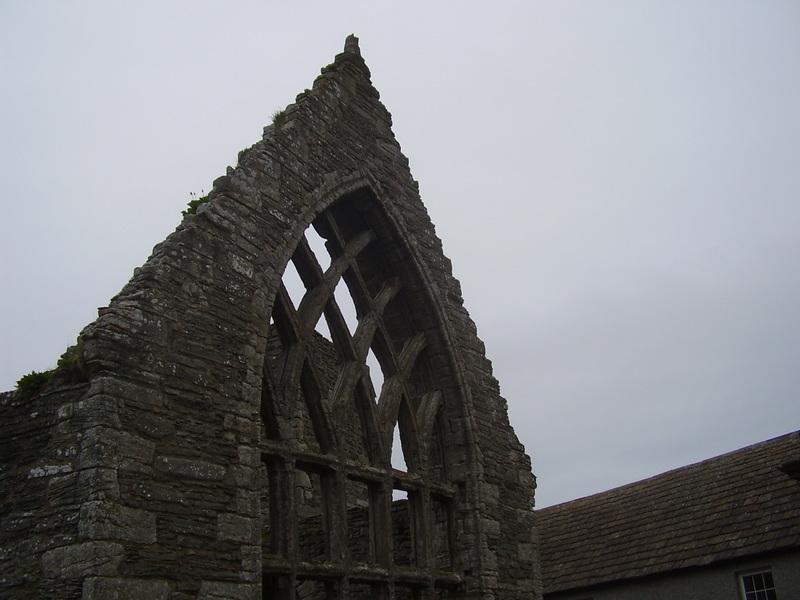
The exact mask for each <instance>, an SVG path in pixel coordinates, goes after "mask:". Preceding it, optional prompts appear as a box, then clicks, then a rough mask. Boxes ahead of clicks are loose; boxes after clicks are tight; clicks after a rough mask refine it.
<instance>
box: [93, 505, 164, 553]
mask: <svg viewBox="0 0 800 600" xmlns="http://www.w3.org/2000/svg"><path fill="white" fill-rule="evenodd" d="M79 523H80V524H79V532H80V535H81V537H82V538H83V539H104V538H105V539H113V540H128V541H131V542H141V543H145V544H150V543H153V542H155V541H156V519H155V515H154V514H152V513H148V512H147V511H144V510H140V509H136V508H128V507H126V506H121V505H119V504H117V503H112V502H100V501H94V502H86V503H85V504H83V505H82V506H81V509H80V522H79Z"/></svg>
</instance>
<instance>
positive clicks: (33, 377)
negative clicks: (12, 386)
mask: <svg viewBox="0 0 800 600" xmlns="http://www.w3.org/2000/svg"><path fill="white" fill-rule="evenodd" d="M52 374H53V372H52V371H44V372H42V373H40V372H38V371H31V372H30V373H28V374H27V375H23V376H22V377H20V378H19V380H18V381H17V389H18V390H19V391H20V392H25V393H33V392H35V391H37V390H39V389H40V388H41V387H42V386H44V385H45V384H46V383H47V382H48V381H50V376H51V375H52Z"/></svg>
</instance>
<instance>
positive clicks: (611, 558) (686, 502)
mask: <svg viewBox="0 0 800 600" xmlns="http://www.w3.org/2000/svg"><path fill="white" fill-rule="evenodd" d="M536 514H537V526H538V532H539V536H540V542H541V561H542V577H543V585H544V597H545V598H546V599H547V598H549V599H553V600H555V599H558V600H587V599H589V598H591V599H593V600H610V599H614V600H627V599H634V598H635V599H637V600H643V599H653V600H657V599H661V598H664V599H666V598H703V599H705V600H716V599H720V600H722V599H725V600H735V599H741V600H771V599H776V598H777V599H778V600H788V599H797V598H800V432H794V433H790V434H787V435H784V436H781V437H778V438H775V439H772V440H769V441H765V442H762V443H759V444H755V445H753V446H748V447H746V448H742V449H741V450H737V451H735V452H731V453H729V454H724V455H722V456H718V457H716V458H712V459H710V460H706V461H703V462H699V463H696V464H693V465H689V466H687V467H683V468H680V469H676V470H674V471H669V472H667V473H663V474H661V475H657V476H655V477H652V478H650V479H645V480H643V481H639V482H637V483H632V484H630V485H626V486H623V487H619V488H616V489H613V490H609V491H607V492H603V493H600V494H595V495H593V496H588V497H586V498H581V499H578V500H573V501H571V502H565V503H563V504H559V505H556V506H552V507H548V508H544V509H542V510H539V511H537V512H536Z"/></svg>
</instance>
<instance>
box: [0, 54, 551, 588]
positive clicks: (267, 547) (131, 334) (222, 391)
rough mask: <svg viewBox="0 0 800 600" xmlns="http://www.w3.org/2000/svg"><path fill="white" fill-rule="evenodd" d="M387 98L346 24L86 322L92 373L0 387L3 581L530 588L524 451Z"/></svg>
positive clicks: (35, 584)
mask: <svg viewBox="0 0 800 600" xmlns="http://www.w3.org/2000/svg"><path fill="white" fill-rule="evenodd" d="M378 98H379V95H378V92H377V91H376V90H375V89H374V87H373V86H372V84H371V82H370V75H369V69H368V68H367V66H366V64H365V63H364V61H363V59H362V58H361V55H360V51H359V50H358V45H357V42H356V40H355V39H354V38H352V39H349V40H348V42H347V46H346V50H345V52H343V53H342V54H340V55H338V56H337V57H336V60H335V62H334V63H333V64H332V65H330V66H328V67H326V68H325V69H324V70H323V73H322V75H321V76H320V77H319V78H318V79H317V80H316V81H315V83H314V86H313V88H312V89H310V90H307V91H306V92H304V93H303V94H301V95H299V96H298V97H297V101H296V103H295V104H292V105H290V106H288V107H287V109H286V111H285V112H284V113H283V114H282V115H278V116H276V119H275V122H274V123H273V124H272V125H270V126H268V127H267V128H265V129H264V132H263V136H262V138H261V141H259V142H258V143H256V144H255V145H254V146H253V147H251V148H248V149H246V150H243V151H242V152H241V153H240V154H239V161H238V163H237V165H236V166H235V168H230V169H228V170H227V172H226V174H225V175H224V176H223V177H221V178H219V179H217V181H216V182H215V184H214V189H213V190H212V191H211V192H210V193H209V194H208V198H207V202H205V203H204V204H202V205H201V206H200V207H199V209H198V210H197V212H196V214H194V215H189V216H187V217H186V218H185V219H184V220H183V222H182V223H181V224H180V226H179V227H178V228H177V229H176V231H175V232H174V233H173V234H171V235H170V236H169V237H168V238H167V239H166V240H165V241H164V242H163V243H161V244H159V245H158V246H156V247H155V248H154V249H153V253H152V255H151V257H150V258H149V259H148V261H147V262H146V263H145V264H144V265H143V266H142V267H140V268H138V269H136V271H135V272H134V276H133V278H132V279H131V281H130V282H129V283H128V284H127V285H126V286H125V288H123V290H121V291H120V293H119V294H118V295H117V296H116V297H115V298H113V299H112V300H111V302H110V304H109V306H108V307H107V308H104V309H102V310H100V311H99V315H98V319H97V320H96V321H95V322H94V323H92V324H90V325H89V326H87V327H86V328H85V329H84V331H83V332H82V333H81V335H80V338H79V343H78V348H79V349H80V350H79V351H78V354H79V358H80V369H79V371H80V373H79V375H80V376H81V377H85V378H86V381H84V382H82V383H79V382H75V383H69V384H67V383H66V382H67V379H62V381H61V382H60V383H58V381H57V380H56V383H54V384H52V385H51V386H50V388H49V389H45V390H44V391H43V392H42V393H40V394H38V395H37V394H33V395H31V396H27V397H23V396H21V395H19V394H14V393H11V394H4V395H2V396H0V410H1V411H2V414H0V462H2V464H3V465H4V470H3V472H2V474H0V477H2V480H1V483H2V485H3V489H4V491H5V490H6V489H7V490H9V493H8V494H7V496H6V497H4V498H3V500H2V506H0V514H1V515H2V522H1V523H0V536H2V537H1V538H0V548H2V552H1V553H0V556H2V560H3V565H2V567H3V573H6V572H10V573H11V575H9V576H8V577H7V578H6V579H4V581H3V583H2V585H3V586H5V587H4V588H0V595H2V594H6V593H8V595H10V596H13V597H36V596H39V597H60V598H77V597H79V596H78V595H79V594H82V598H84V599H87V598H91V599H93V600H94V599H99V598H123V599H131V600H133V599H136V600H152V599H156V600H158V599H161V598H164V599H166V598H169V600H198V599H200V598H203V599H206V600H212V599H217V598H220V599H221V598H226V599H227V598H232V599H234V600H245V599H246V600H250V599H251V598H252V599H255V598H262V597H263V598H272V597H281V598H283V597H286V596H287V594H289V595H295V594H296V593H299V594H300V595H301V596H303V597H304V598H308V600H317V598H318V597H320V598H321V597H324V590H322V588H323V587H324V586H323V585H322V584H321V583H320V582H321V581H322V580H324V581H326V582H327V583H328V586H329V587H331V588H332V589H334V588H340V589H348V588H349V589H351V591H352V592H353V595H354V596H355V597H360V596H364V597H366V596H367V595H369V594H372V595H377V596H380V597H388V596H389V594H390V592H391V590H392V589H395V590H399V592H398V593H399V594H400V595H401V596H402V594H403V593H405V594H406V595H409V596H410V595H411V594H412V590H411V589H410V588H409V585H410V584H409V581H412V580H413V582H414V586H416V587H417V588H418V589H420V590H424V589H434V588H437V589H439V590H440V591H441V592H442V594H443V595H445V596H448V597H450V596H452V597H454V598H462V597H464V598H467V597H468V598H479V597H480V598H493V597H497V598H500V597H502V598H504V599H506V598H508V599H511V600H521V599H522V598H525V599H528V598H537V593H538V592H537V590H538V589H540V586H539V585H538V578H539V571H538V567H537V564H536V563H537V555H536V546H535V536H534V535H533V513H532V501H533V490H534V480H533V476H532V474H531V473H530V463H529V460H528V458H527V456H525V454H524V449H523V447H522V445H521V444H519V442H518V440H517V438H516V436H515V435H514V433H513V431H512V429H511V427H510V425H509V423H508V416H507V407H506V403H505V401H504V400H503V398H502V397H500V395H499V388H498V384H497V382H496V381H495V379H494V378H493V376H492V374H491V364H490V363H489V361H488V360H487V359H486V357H485V356H484V347H483V344H482V343H481V341H480V340H479V339H478V338H477V335H476V327H475V325H474V323H473V322H472V321H471V319H470V318H469V315H468V314H467V312H466V310H465V309H464V306H463V300H462V295H461V288H460V285H459V283H458V282H457V281H456V280H455V278H454V277H453V275H452V272H451V265H450V261H449V260H447V259H446V258H445V257H444V255H443V253H442V249H441V242H440V241H439V240H438V238H437V237H436V234H435V231H434V228H433V224H432V223H431V222H430V219H429V217H428V214H427V212H426V210H425V207H424V206H423V204H422V202H421V200H420V198H419V189H418V185H417V184H416V182H415V181H414V180H413V178H412V177H411V173H410V171H409V168H408V161H407V160H406V158H405V157H404V156H403V154H402V152H401V150H400V147H399V144H398V143H397V141H396V140H395V139H394V136H393V134H392V131H391V116H390V115H389V113H388V111H387V110H386V109H385V107H384V106H383V105H382V104H381V103H380V101H379V99H378ZM293 271H296V272H297V274H299V276H300V277H299V279H301V280H302V282H303V283H302V284H299V285H294V284H292V282H291V278H290V274H291V273H292V272H293ZM398 431H399V437H400V438H401V442H399V443H398V442H397V441H396V438H397V436H396V435H395V433H397V432H398ZM393 445H394V446H395V451H397V450H400V449H402V453H403V454H404V460H405V465H402V464H401V465H397V464H395V468H394V469H393V468H392V460H393V453H392V446H393ZM394 454H395V457H396V455H397V452H395V453H394ZM398 467H399V468H398ZM401 494H404V499H402V500H398V499H396V498H395V496H399V495H401ZM309 564H313V565H314V572H315V573H316V575H315V577H318V579H316V580H315V579H314V578H308V579H305V580H304V579H303V577H304V575H303V574H304V573H305V574H306V575H307V574H308V573H309V567H308V565H309ZM6 565H13V569H7V568H6ZM123 576H124V577H123ZM3 577H6V576H5V575H4V576H3ZM442 586H444V587H442ZM7 590H8V592H7ZM359 594H360V596H359Z"/></svg>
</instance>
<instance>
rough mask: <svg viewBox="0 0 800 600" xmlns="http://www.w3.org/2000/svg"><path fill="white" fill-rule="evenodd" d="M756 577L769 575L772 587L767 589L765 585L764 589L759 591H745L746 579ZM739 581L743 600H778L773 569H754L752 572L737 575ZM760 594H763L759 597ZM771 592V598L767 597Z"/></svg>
mask: <svg viewBox="0 0 800 600" xmlns="http://www.w3.org/2000/svg"><path fill="white" fill-rule="evenodd" d="M756 575H769V578H770V581H771V582H772V585H771V586H769V587H767V586H766V584H764V586H763V587H761V588H759V589H755V590H753V591H751V592H748V591H747V590H746V589H745V583H744V582H745V579H746V578H748V577H754V576H756ZM737 577H738V579H739V591H740V593H741V595H742V600H762V599H763V600H777V598H778V596H777V591H776V588H775V577H773V575H772V568H771V567H762V568H760V569H752V570H750V571H744V572H741V573H739V574H738V575H737ZM759 592H760V593H761V594H760V595H759ZM768 592H771V593H772V595H771V596H767V595H766V593H768ZM748 594H750V595H748Z"/></svg>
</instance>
